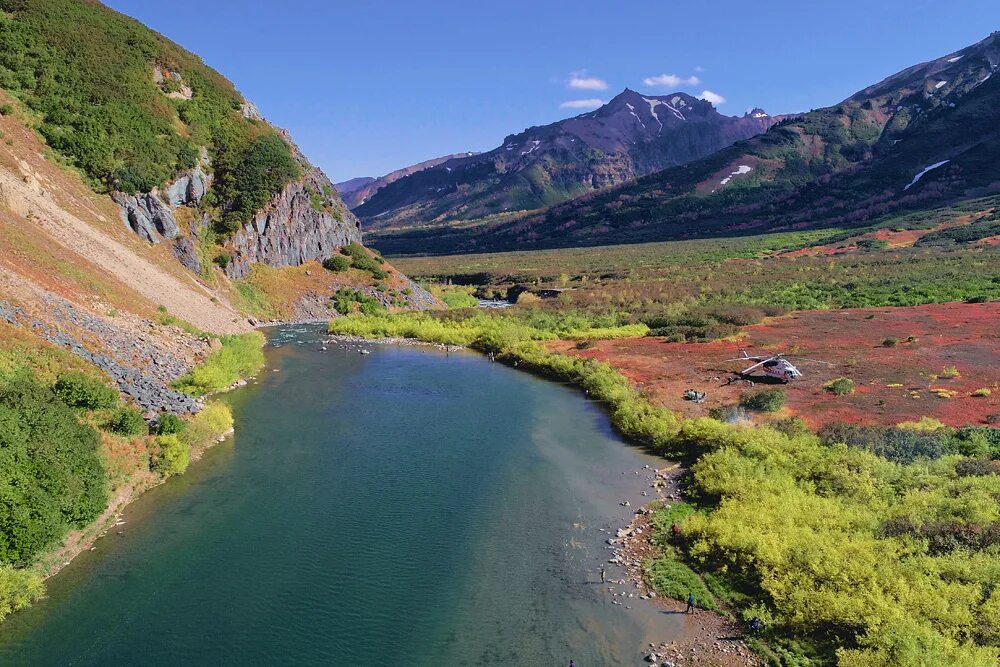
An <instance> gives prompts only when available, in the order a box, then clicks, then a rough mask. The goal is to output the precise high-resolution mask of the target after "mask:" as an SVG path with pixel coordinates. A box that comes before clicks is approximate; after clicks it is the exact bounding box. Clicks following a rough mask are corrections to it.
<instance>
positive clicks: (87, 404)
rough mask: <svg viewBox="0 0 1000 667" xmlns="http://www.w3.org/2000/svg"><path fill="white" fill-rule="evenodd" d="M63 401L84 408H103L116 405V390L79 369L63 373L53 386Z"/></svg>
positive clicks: (117, 397)
mask: <svg viewBox="0 0 1000 667" xmlns="http://www.w3.org/2000/svg"><path fill="white" fill-rule="evenodd" d="M53 389H54V391H55V393H56V396H58V397H59V398H60V399H61V400H62V401H63V403H65V404H66V405H69V406H71V407H74V408H84V409H86V410H105V409H108V408H113V407H115V406H116V405H118V400H119V396H118V390H116V389H114V388H112V387H109V386H108V385H106V384H105V383H104V382H103V381H102V380H101V379H100V378H98V377H95V376H93V375H88V374H86V373H81V372H79V371H73V372H70V373H63V374H62V375H60V376H59V379H58V380H56V384H55V386H54V387H53Z"/></svg>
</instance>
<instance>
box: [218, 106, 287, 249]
mask: <svg viewBox="0 0 1000 667" xmlns="http://www.w3.org/2000/svg"><path fill="white" fill-rule="evenodd" d="M215 145H216V152H215V163H214V166H215V172H216V181H215V183H214V185H213V187H214V189H215V191H216V196H217V197H218V199H219V201H220V203H222V205H223V208H224V209H225V214H224V215H223V218H222V221H221V226H222V228H223V231H225V232H233V231H235V230H236V229H238V228H239V227H240V225H242V224H243V223H245V222H248V221H249V220H250V218H251V217H253V215H254V213H256V212H257V211H258V210H260V209H261V208H263V207H264V206H265V205H266V204H267V203H268V201H270V199H271V197H272V196H273V195H274V193H276V192H279V191H281V189H282V188H284V187H285V185H287V184H288V183H289V182H291V181H293V180H295V179H297V178H298V177H299V176H300V175H301V169H300V167H299V165H298V163H297V162H296V161H295V158H293V157H292V155H291V153H290V152H289V150H288V145H287V144H285V141H284V139H282V138H281V137H279V136H278V135H277V134H275V133H274V132H273V131H271V130H270V129H267V130H264V129H261V128H258V127H252V126H248V125H247V124H246V123H243V122H240V121H238V120H235V119H227V121H226V122H225V123H224V124H223V128H222V131H221V133H220V137H219V138H217V140H216V144H215Z"/></svg>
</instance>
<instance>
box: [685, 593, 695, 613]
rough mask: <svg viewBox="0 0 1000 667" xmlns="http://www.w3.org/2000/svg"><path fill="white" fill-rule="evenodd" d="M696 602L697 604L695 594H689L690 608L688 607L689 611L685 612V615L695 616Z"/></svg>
mask: <svg viewBox="0 0 1000 667" xmlns="http://www.w3.org/2000/svg"><path fill="white" fill-rule="evenodd" d="M694 602H695V600H694V593H688V606H687V609H685V610H684V613H685V614H693V613H694Z"/></svg>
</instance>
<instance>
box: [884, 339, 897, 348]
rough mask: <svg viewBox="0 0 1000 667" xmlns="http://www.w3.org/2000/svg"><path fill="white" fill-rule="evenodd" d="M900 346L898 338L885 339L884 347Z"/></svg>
mask: <svg viewBox="0 0 1000 667" xmlns="http://www.w3.org/2000/svg"><path fill="white" fill-rule="evenodd" d="M898 344H899V339H898V338H883V339H882V347H896V345H898Z"/></svg>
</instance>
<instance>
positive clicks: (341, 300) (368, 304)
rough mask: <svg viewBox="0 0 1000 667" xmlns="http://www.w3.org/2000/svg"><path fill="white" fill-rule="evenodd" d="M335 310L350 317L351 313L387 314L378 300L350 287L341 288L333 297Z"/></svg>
mask: <svg viewBox="0 0 1000 667" xmlns="http://www.w3.org/2000/svg"><path fill="white" fill-rule="evenodd" d="M333 308H334V310H336V311H337V312H338V313H340V314H341V315H349V314H350V313H361V314H362V315H376V314H378V313H381V312H385V307H384V306H383V305H382V304H381V303H379V300H378V299H376V298H375V297H373V296H368V295H367V294H365V293H364V292H361V291H359V290H353V289H351V288H349V287H341V288H340V289H339V290H337V292H336V294H334V295H333Z"/></svg>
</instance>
